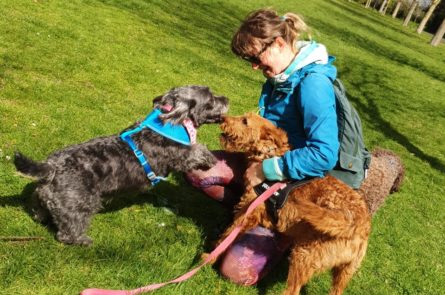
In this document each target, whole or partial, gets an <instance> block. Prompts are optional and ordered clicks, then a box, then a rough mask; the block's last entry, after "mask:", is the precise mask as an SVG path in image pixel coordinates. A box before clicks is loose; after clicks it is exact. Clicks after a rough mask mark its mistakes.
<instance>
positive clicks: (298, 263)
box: [220, 114, 371, 294]
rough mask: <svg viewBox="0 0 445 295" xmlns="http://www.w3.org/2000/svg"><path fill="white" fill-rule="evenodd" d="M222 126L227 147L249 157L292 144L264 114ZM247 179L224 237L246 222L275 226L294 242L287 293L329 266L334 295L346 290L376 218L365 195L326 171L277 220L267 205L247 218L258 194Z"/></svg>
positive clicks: (293, 198)
mask: <svg viewBox="0 0 445 295" xmlns="http://www.w3.org/2000/svg"><path fill="white" fill-rule="evenodd" d="M221 129H222V130H223V134H222V135H221V143H222V145H223V146H224V147H225V149H226V150H229V151H243V152H245V153H246V155H247V157H248V159H249V161H262V160H263V159H266V158H270V157H273V156H281V155H283V154H284V153H285V152H287V151H288V150H289V149H290V146H289V144H288V140H287V135H286V133H285V132H284V131H283V130H281V129H279V128H277V127H275V126H274V125H273V124H272V123H271V122H269V121H268V120H266V119H264V118H262V117H260V116H258V115H254V114H247V115H244V116H239V117H226V118H225V120H224V122H223V123H222V124H221ZM244 182H245V186H246V192H245V194H244V195H243V196H242V197H241V201H240V202H239V204H238V205H237V206H236V208H235V220H234V222H233V224H232V225H231V226H230V227H229V228H228V229H227V230H226V231H225V233H224V234H223V236H222V238H221V240H220V241H222V239H224V238H225V237H226V236H227V235H228V234H229V233H230V232H231V231H232V230H233V228H234V227H236V226H237V225H239V224H241V222H243V226H244V228H243V230H244V231H246V230H248V229H251V228H253V227H256V226H258V225H261V226H264V227H267V228H272V229H275V230H277V231H278V232H280V233H282V234H284V235H285V236H286V237H288V238H289V239H290V240H291V241H292V247H291V257H290V265H289V273H288V278H287V289H286V291H285V292H284V293H285V294H299V292H300V289H301V288H302V287H303V286H304V285H305V284H306V283H307V282H308V281H309V280H310V278H311V277H312V276H313V275H314V274H316V273H320V272H323V271H325V270H328V269H332V270H333V271H332V275H333V283H332V289H331V292H330V294H342V292H343V290H344V289H345V287H346V285H347V284H348V282H349V280H350V279H351V277H352V276H353V274H354V273H355V272H356V271H357V269H358V268H359V267H360V264H361V262H362V260H363V258H364V256H365V253H366V249H367V246H368V237H369V233H370V230H371V217H370V214H369V211H368V208H367V205H366V203H365V201H364V199H363V197H361V196H360V195H359V194H358V193H357V192H356V191H354V190H353V189H351V188H350V187H349V186H348V185H346V184H344V183H343V182H341V181H339V180H337V179H336V178H334V177H332V176H326V177H324V178H320V179H317V180H314V181H312V182H309V183H308V184H305V185H303V186H301V187H299V188H297V189H295V190H294V191H293V192H291V193H290V195H289V197H288V200H287V202H286V204H285V205H284V207H283V208H282V209H280V210H279V212H278V221H277V223H276V224H275V223H274V222H273V221H272V219H271V217H270V216H269V215H268V214H267V212H266V206H265V204H261V205H260V206H259V207H257V208H256V209H255V211H254V212H253V213H252V214H251V215H249V216H248V217H247V218H246V220H244V221H243V215H244V212H245V210H246V209H247V208H248V206H249V204H250V203H251V202H252V201H253V200H254V199H255V198H256V197H257V195H256V194H255V192H254V190H253V186H252V185H251V183H250V182H249V179H246V178H245V179H244Z"/></svg>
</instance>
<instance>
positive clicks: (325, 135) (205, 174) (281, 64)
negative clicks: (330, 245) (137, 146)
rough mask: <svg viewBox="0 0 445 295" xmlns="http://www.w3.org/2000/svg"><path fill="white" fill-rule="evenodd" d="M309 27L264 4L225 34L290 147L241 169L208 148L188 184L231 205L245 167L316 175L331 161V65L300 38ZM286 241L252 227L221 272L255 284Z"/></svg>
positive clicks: (259, 174)
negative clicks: (255, 74)
mask: <svg viewBox="0 0 445 295" xmlns="http://www.w3.org/2000/svg"><path fill="white" fill-rule="evenodd" d="M304 34H307V35H308V34H309V29H308V27H307V25H306V24H305V23H304V21H303V20H302V19H301V18H300V17H299V16H297V15H295V14H293V13H286V14H285V15H284V16H281V17H280V16H279V15H278V14H277V13H276V12H275V11H273V10H270V9H260V10H258V11H254V12H252V13H251V14H250V15H248V16H247V18H246V19H245V20H244V22H243V23H242V24H241V26H240V28H239V29H238V31H237V32H236V33H235V34H234V36H233V39H232V51H233V52H234V53H235V55H237V56H239V57H241V58H243V59H244V60H246V61H247V62H249V63H250V64H251V66H252V68H253V69H254V70H261V71H262V73H263V75H264V76H265V77H266V78H267V80H266V82H265V83H264V85H263V88H262V92H261V96H260V100H259V107H260V114H261V115H262V116H263V117H265V118H266V119H269V120H270V121H272V122H273V123H274V124H276V125H277V126H278V127H280V128H282V129H284V130H285V131H286V132H287V134H288V137H289V142H290V143H291V145H292V147H293V150H291V151H289V152H287V153H286V154H285V155H284V156H283V157H274V158H271V159H266V160H264V161H263V162H262V163H260V164H255V165H252V166H250V167H248V168H247V171H246V163H245V162H244V160H243V156H242V154H231V153H226V152H221V151H219V152H216V153H215V155H216V156H217V158H218V159H219V160H220V161H219V162H218V164H217V165H216V166H215V167H213V168H212V169H210V170H208V171H193V172H192V173H189V174H188V175H187V177H188V179H189V181H190V182H191V183H192V184H193V185H194V186H195V187H198V188H200V189H202V190H203V191H204V192H205V193H207V194H208V195H209V196H211V197H212V198H214V199H217V200H219V201H222V202H225V203H227V204H233V203H236V202H237V201H238V199H239V196H240V195H241V193H242V185H241V184H240V183H239V182H240V181H242V177H241V175H243V173H244V172H245V171H246V173H247V175H248V177H249V178H250V179H251V180H252V181H253V182H256V183H260V182H262V181H264V180H265V179H267V180H278V181H280V180H285V179H294V180H300V179H303V178H306V177H314V176H320V177H321V176H323V175H324V174H326V172H328V171H329V170H332V169H333V168H334V166H335V164H336V162H337V155H338V150H339V140H338V127H337V115H336V108H335V94H334V88H333V84H332V83H333V81H334V80H335V78H336V72H337V71H336V68H335V67H334V66H333V65H332V62H333V60H334V58H333V57H329V56H328V54H327V51H326V48H325V47H324V46H323V45H321V44H317V43H316V42H313V41H312V42H311V41H301V40H300V39H301V37H302V35H304ZM287 247H288V244H287V243H286V241H285V240H284V239H282V238H281V237H280V236H279V235H278V234H277V233H274V232H271V231H270V230H268V229H265V228H261V227H259V228H255V229H253V230H251V231H249V232H247V233H246V234H244V235H243V236H242V237H240V238H239V239H238V240H237V241H236V242H235V243H234V244H233V245H232V247H231V248H230V249H229V250H228V251H227V252H226V254H225V257H224V258H223V260H222V263H221V272H222V274H223V275H224V276H226V277H228V278H229V279H231V280H232V281H234V282H236V283H239V284H243V285H251V284H255V283H256V282H257V281H258V280H259V279H260V278H261V277H263V276H264V275H265V274H266V273H267V271H268V270H270V268H271V267H272V266H273V265H274V263H275V262H276V260H277V258H278V257H281V256H282V255H281V254H282V253H283V252H284V251H285V250H286V249H287Z"/></svg>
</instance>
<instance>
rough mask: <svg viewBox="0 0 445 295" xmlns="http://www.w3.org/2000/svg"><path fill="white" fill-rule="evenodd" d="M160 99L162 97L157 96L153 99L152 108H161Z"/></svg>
mask: <svg viewBox="0 0 445 295" xmlns="http://www.w3.org/2000/svg"><path fill="white" fill-rule="evenodd" d="M162 97H163V95H159V96H157V97H155V98H153V108H154V109H156V108H160V107H161V106H162Z"/></svg>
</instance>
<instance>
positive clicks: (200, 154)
mask: <svg viewBox="0 0 445 295" xmlns="http://www.w3.org/2000/svg"><path fill="white" fill-rule="evenodd" d="M216 163H217V159H216V157H215V156H214V155H213V154H212V153H211V152H210V151H209V150H208V149H207V148H206V147H205V146H204V145H202V144H194V145H193V146H192V150H191V151H190V155H189V157H188V158H187V159H184V162H183V163H182V166H183V167H184V168H182V169H177V170H180V171H183V172H187V170H188V171H190V170H195V169H201V170H208V169H210V168H212V167H213V166H215V165H216Z"/></svg>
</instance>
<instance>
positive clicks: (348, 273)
mask: <svg viewBox="0 0 445 295" xmlns="http://www.w3.org/2000/svg"><path fill="white" fill-rule="evenodd" d="M357 268H358V267H357V266H356V265H355V264H353V263H348V264H343V265H340V266H336V267H334V268H333V270H332V278H333V280H332V289H331V291H330V292H329V295H341V294H343V291H344V289H345V288H346V286H347V285H348V283H349V281H350V280H351V278H352V276H353V275H354V273H355V272H356V271H357Z"/></svg>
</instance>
